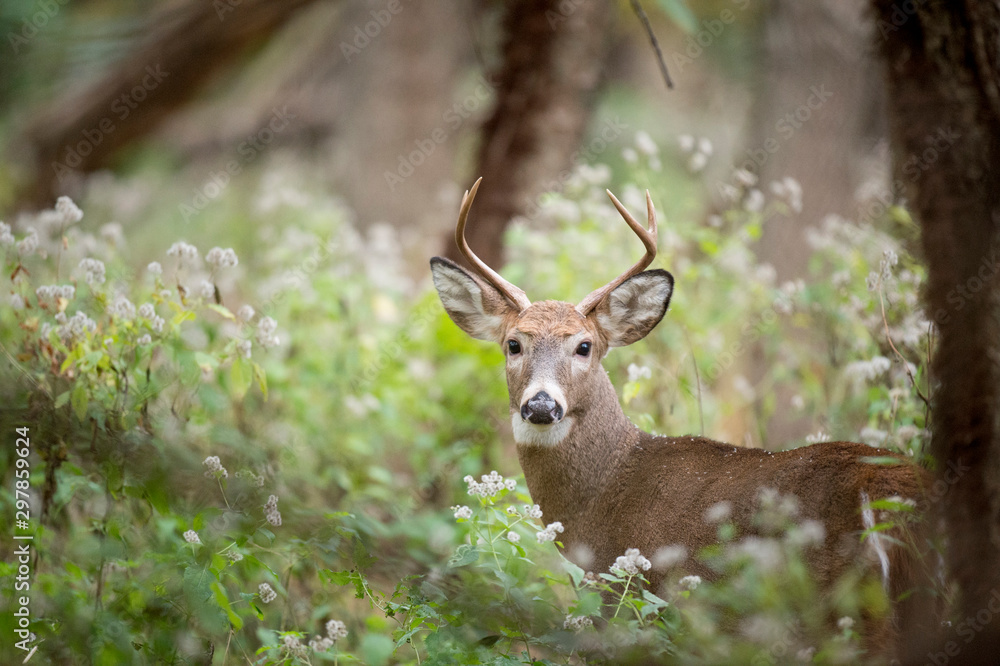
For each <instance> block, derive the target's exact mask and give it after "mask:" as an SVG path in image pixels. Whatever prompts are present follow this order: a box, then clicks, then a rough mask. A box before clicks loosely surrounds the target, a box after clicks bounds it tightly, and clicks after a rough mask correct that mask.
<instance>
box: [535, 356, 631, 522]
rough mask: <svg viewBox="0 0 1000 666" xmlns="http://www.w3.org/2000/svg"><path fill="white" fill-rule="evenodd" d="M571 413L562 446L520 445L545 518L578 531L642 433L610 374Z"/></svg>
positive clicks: (605, 374)
mask: <svg viewBox="0 0 1000 666" xmlns="http://www.w3.org/2000/svg"><path fill="white" fill-rule="evenodd" d="M567 416H568V417H573V419H574V420H573V426H572V429H571V430H570V432H569V434H567V435H566V437H565V439H563V440H562V441H561V442H560V443H559V444H556V445H554V446H539V445H530V444H529V445H524V444H518V445H517V454H518V459H519V460H520V463H521V469H522V470H524V478H525V481H526V482H527V484H528V491H529V492H530V493H531V497H532V499H533V500H534V501H535V502H537V503H538V505H539V506H540V507H541V509H542V514H543V518H542V519H543V521H544V522H545V523H551V522H554V521H557V520H558V521H560V522H562V523H563V524H564V525H565V526H566V529H567V532H574V531H575V530H573V529H572V527H573V525H574V524H576V523H577V522H578V521H580V520H585V519H586V517H587V516H588V514H589V513H590V512H591V510H592V505H593V502H594V500H595V499H596V498H597V497H598V496H600V494H601V492H602V491H603V489H604V488H606V487H607V485H608V484H609V482H610V480H611V479H612V478H614V475H615V474H616V472H617V469H618V468H619V466H620V465H621V463H622V460H623V459H624V457H625V455H626V454H627V452H628V450H629V449H630V448H631V447H632V446H633V445H634V444H635V443H636V442H637V441H638V439H639V437H640V435H641V431H639V429H638V428H636V427H635V426H634V425H632V422H631V421H629V420H628V417H627V416H625V412H623V411H622V408H621V405H620V404H619V403H618V395H617V394H616V393H615V389H614V386H613V385H612V384H611V380H610V379H609V378H608V375H607V373H605V372H601V373H599V375H598V380H597V381H596V382H595V383H594V388H593V390H591V391H589V392H588V393H587V394H586V395H584V396H582V399H581V400H580V401H579V402H578V404H577V405H576V407H575V408H573V409H571V410H570V411H569V413H567Z"/></svg>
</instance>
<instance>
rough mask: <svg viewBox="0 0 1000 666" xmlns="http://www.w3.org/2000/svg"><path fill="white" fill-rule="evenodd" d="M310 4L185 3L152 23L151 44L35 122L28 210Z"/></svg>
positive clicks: (145, 129) (292, 0)
mask: <svg viewBox="0 0 1000 666" xmlns="http://www.w3.org/2000/svg"><path fill="white" fill-rule="evenodd" d="M314 1H315V0H284V1H283V2H272V1H271V0H240V2H236V1H235V0H219V1H218V2H208V1H206V0H189V1H187V2H184V3H182V4H180V5H177V4H176V3H175V4H173V5H172V6H171V7H169V8H167V9H165V10H163V11H162V12H161V13H160V14H159V15H158V16H157V17H156V18H155V19H153V20H151V21H150V25H151V26H153V28H152V32H151V34H150V35H149V37H148V38H146V39H144V40H142V42H141V43H140V44H139V45H138V46H137V47H136V48H135V50H134V51H133V52H132V53H128V54H124V55H123V57H122V59H121V61H120V63H119V64H118V65H117V66H116V67H114V68H113V69H112V70H111V71H109V72H108V73H107V74H106V75H105V76H104V77H103V78H101V79H99V80H98V81H96V82H94V83H93V84H91V85H89V86H87V87H86V88H84V89H83V90H82V91H80V92H78V93H77V94H75V95H72V96H70V97H60V98H59V99H56V100H53V102H52V104H51V105H50V106H49V107H48V108H45V109H41V110H40V111H39V113H38V114H36V117H37V120H36V121H34V122H32V124H31V126H30V127H29V128H28V129H27V130H26V134H27V139H28V142H29V143H30V144H31V147H32V148H33V149H34V152H35V155H34V157H35V160H36V163H35V167H36V169H35V177H34V182H32V183H30V184H29V187H28V191H27V192H26V193H25V194H24V198H25V199H26V200H27V201H26V203H28V204H34V205H47V204H51V201H52V199H53V198H54V197H55V196H56V194H58V193H60V190H61V189H62V187H64V185H63V182H64V181H65V179H66V177H67V176H69V175H70V174H72V173H73V172H78V171H79V172H88V171H93V170H95V169H98V168H101V167H104V166H107V164H108V163H109V161H110V160H111V158H112V157H113V156H114V154H115V153H116V152H117V151H118V150H120V149H121V148H122V147H124V146H126V145H127V144H129V143H130V142H132V141H135V140H136V139H138V138H141V137H143V136H145V135H147V134H148V133H149V132H150V131H152V130H153V129H155V128H156V126H157V125H158V124H159V123H160V122H161V121H162V120H163V119H164V118H165V117H167V116H168V115H169V114H170V113H172V112H173V111H175V110H176V109H177V108H179V107H180V106H182V105H183V104H185V103H186V102H188V101H189V100H190V99H191V98H192V97H194V96H195V95H196V94H197V93H198V92H199V91H200V90H201V88H202V86H203V85H204V84H205V83H206V82H208V81H209V80H210V79H211V78H212V76H213V75H214V74H215V72H217V71H218V70H219V69H220V68H221V67H223V66H225V65H227V64H229V63H230V62H231V61H232V60H233V59H234V58H235V57H237V56H239V55H240V54H242V53H244V52H245V51H246V50H247V49H248V48H249V47H250V46H252V45H254V44H256V43H258V42H259V41H260V40H262V39H265V38H267V37H268V36H269V35H271V34H272V33H273V32H274V31H275V30H277V29H278V28H280V27H281V26H282V25H284V24H285V22H286V21H287V20H288V19H289V18H290V17H291V16H292V15H293V14H294V13H295V12H296V11H298V10H299V9H300V8H302V7H304V6H306V5H309V4H311V3H312V2H314Z"/></svg>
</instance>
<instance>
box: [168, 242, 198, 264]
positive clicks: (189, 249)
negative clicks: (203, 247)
mask: <svg viewBox="0 0 1000 666" xmlns="http://www.w3.org/2000/svg"><path fill="white" fill-rule="evenodd" d="M167 256H168V257H177V258H178V259H180V260H184V259H188V260H194V259H197V258H198V248H196V247H195V246H194V245H191V244H190V243H185V242H184V241H177V242H176V243H174V244H173V245H171V246H170V249H169V250H167Z"/></svg>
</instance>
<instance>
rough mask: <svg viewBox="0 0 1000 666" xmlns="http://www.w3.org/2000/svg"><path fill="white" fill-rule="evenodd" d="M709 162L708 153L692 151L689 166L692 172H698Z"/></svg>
mask: <svg viewBox="0 0 1000 666" xmlns="http://www.w3.org/2000/svg"><path fill="white" fill-rule="evenodd" d="M707 164H708V155H706V154H705V153H692V154H691V157H690V158H689V159H688V163H687V168H688V171H690V172H691V173H698V172H699V171H701V170H702V169H704V168H705V166H706V165H707Z"/></svg>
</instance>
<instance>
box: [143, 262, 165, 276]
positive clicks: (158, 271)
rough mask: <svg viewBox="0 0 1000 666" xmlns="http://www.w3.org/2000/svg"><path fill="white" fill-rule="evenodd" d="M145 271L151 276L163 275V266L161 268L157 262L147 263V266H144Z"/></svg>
mask: <svg viewBox="0 0 1000 666" xmlns="http://www.w3.org/2000/svg"><path fill="white" fill-rule="evenodd" d="M146 270H147V271H149V272H150V273H151V274H153V275H163V266H161V265H160V262H158V261H151V262H149V265H148V266H146Z"/></svg>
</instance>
